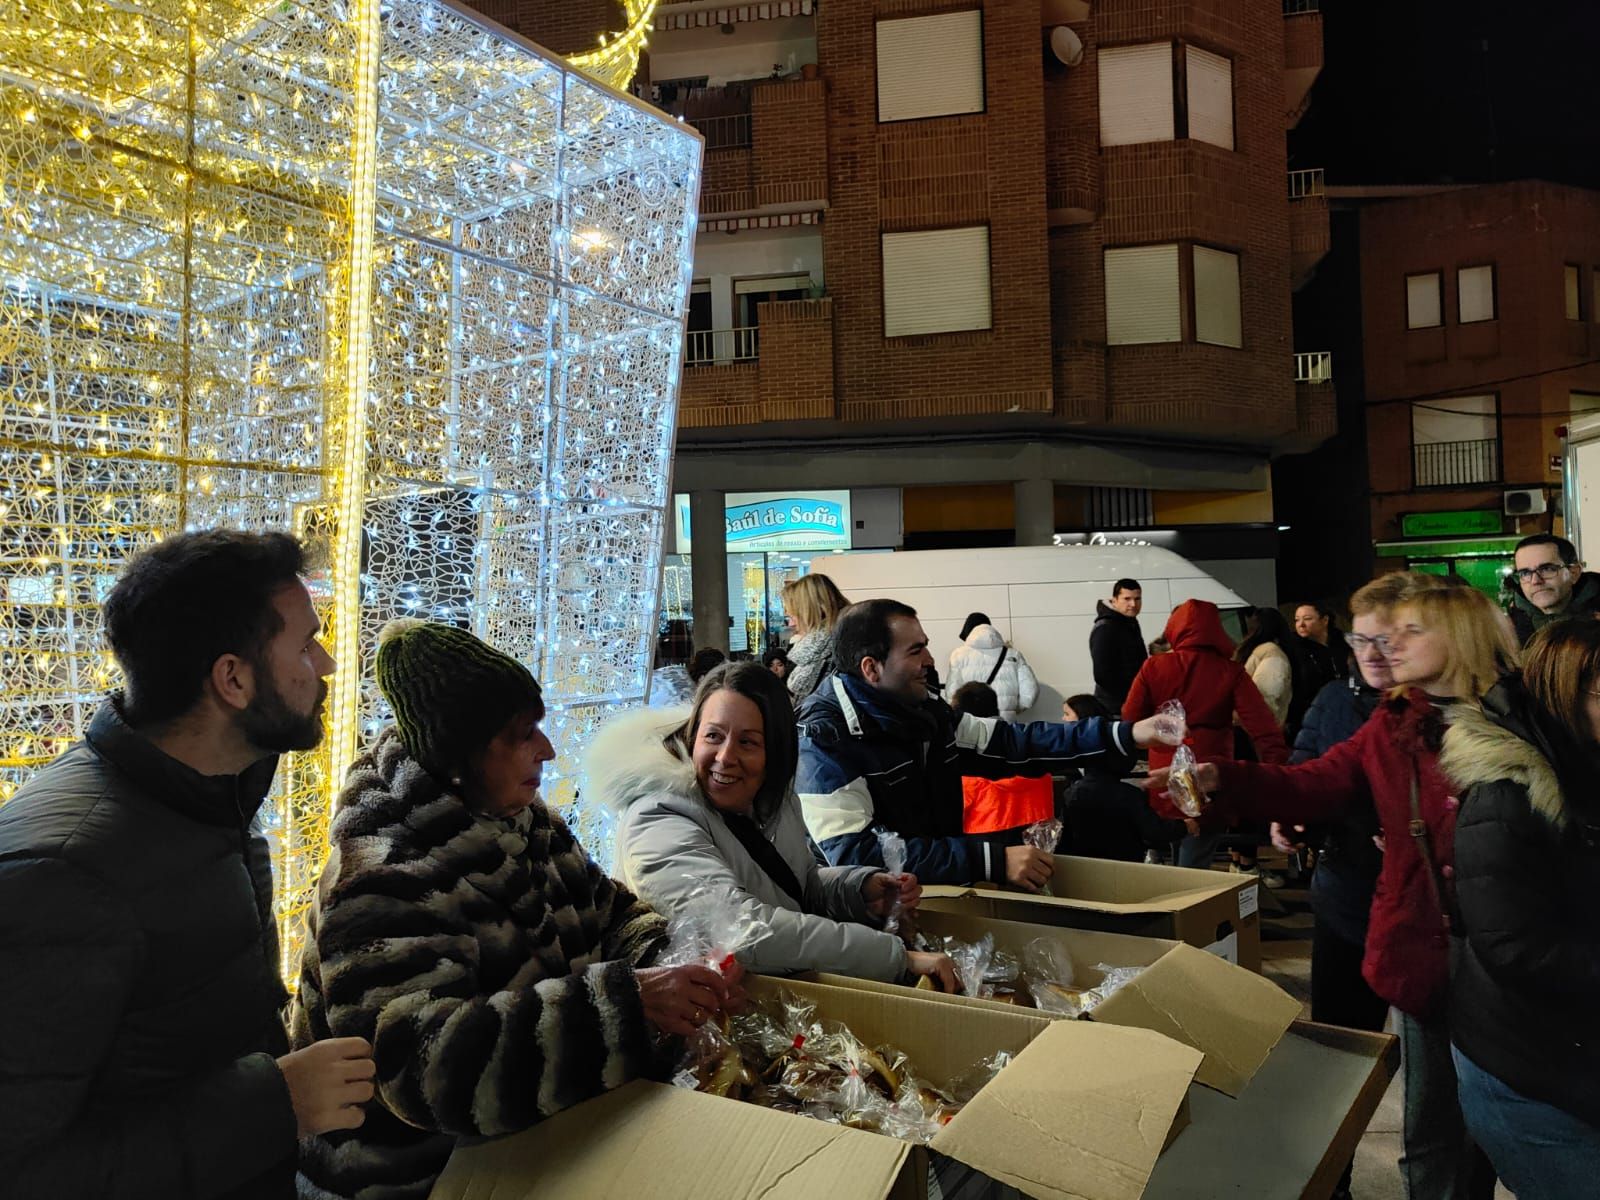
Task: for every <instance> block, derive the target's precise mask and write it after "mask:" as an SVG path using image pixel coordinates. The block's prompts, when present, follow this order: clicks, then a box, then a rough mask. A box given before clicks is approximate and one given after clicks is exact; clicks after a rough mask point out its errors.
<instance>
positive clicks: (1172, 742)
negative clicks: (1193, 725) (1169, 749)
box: [1156, 700, 1189, 746]
mask: <svg viewBox="0 0 1600 1200" xmlns="http://www.w3.org/2000/svg"><path fill="white" fill-rule="evenodd" d="M1156 734H1157V735H1158V736H1159V737H1160V738H1161V740H1162V741H1163V742H1165V743H1166V744H1167V745H1169V746H1176V745H1177V744H1178V743H1180V742H1181V741H1183V739H1184V738H1186V737H1188V736H1189V714H1188V713H1187V712H1185V711H1184V708H1183V701H1182V700H1166V701H1163V702H1162V704H1161V706H1160V707H1159V708H1157V709H1156Z"/></svg>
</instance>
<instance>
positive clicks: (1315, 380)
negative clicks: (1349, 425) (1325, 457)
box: [1280, 350, 1339, 454]
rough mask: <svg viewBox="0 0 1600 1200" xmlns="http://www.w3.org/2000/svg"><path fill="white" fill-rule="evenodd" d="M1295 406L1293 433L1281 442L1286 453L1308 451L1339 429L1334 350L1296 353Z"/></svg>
mask: <svg viewBox="0 0 1600 1200" xmlns="http://www.w3.org/2000/svg"><path fill="white" fill-rule="evenodd" d="M1294 409H1295V428H1294V432H1293V433H1292V434H1290V435H1289V436H1288V437H1286V438H1284V439H1283V441H1282V442H1281V444H1280V448H1281V449H1282V451H1283V452H1284V453H1286V454H1305V453H1307V452H1308V451H1311V450H1315V449H1316V448H1317V447H1318V446H1320V445H1322V443H1323V442H1325V441H1327V440H1328V439H1329V438H1331V437H1332V436H1333V435H1334V434H1336V433H1338V432H1339V413H1338V407H1337V397H1336V395H1335V393H1334V390H1333V355H1332V353H1331V352H1329V351H1327V350H1314V351H1311V352H1310V353H1299V354H1296V355H1295V356H1294Z"/></svg>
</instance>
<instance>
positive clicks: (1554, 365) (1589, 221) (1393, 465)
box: [1361, 181, 1600, 590]
mask: <svg viewBox="0 0 1600 1200" xmlns="http://www.w3.org/2000/svg"><path fill="white" fill-rule="evenodd" d="M1361 293H1362V320H1363V326H1364V329H1363V334H1364V347H1365V372H1366V381H1365V382H1366V399H1367V431H1368V461H1369V464H1370V465H1369V473H1370V481H1371V490H1372V513H1371V517H1372V538H1373V542H1374V544H1375V546H1376V548H1377V552H1378V556H1379V562H1380V565H1384V564H1386V565H1400V564H1402V563H1404V564H1408V565H1411V566H1414V567H1418V568H1420V569H1423V570H1432V571H1453V572H1455V573H1457V574H1460V575H1463V576H1465V577H1466V578H1469V579H1471V580H1472V581H1473V582H1475V583H1477V584H1479V586H1482V587H1484V588H1485V589H1486V590H1494V589H1497V588H1498V586H1499V579H1500V576H1501V575H1502V574H1503V572H1504V571H1505V570H1506V569H1508V568H1509V567H1510V565H1511V557H1510V555H1511V547H1512V546H1513V545H1514V544H1515V542H1516V540H1517V539H1518V538H1519V537H1521V536H1523V535H1526V534H1529V533H1534V532H1541V531H1550V530H1553V531H1555V532H1558V533H1559V532H1561V527H1562V526H1561V519H1560V514H1559V511H1558V510H1559V507H1560V496H1561V433H1560V431H1561V429H1562V427H1563V426H1564V425H1565V424H1566V422H1567V420H1568V419H1569V417H1570V416H1572V415H1575V414H1580V413H1585V412H1592V411H1596V410H1597V409H1600V323H1597V322H1600V193H1596V192H1590V191H1585V190H1583V189H1579V188H1572V187H1564V186H1560V185H1556V184H1548V183H1542V182H1536V181H1529V182H1517V183H1505V184H1491V185H1480V186H1473V187H1463V188H1454V189H1449V190H1440V191H1434V192H1431V193H1428V194H1423V195H1413V196H1407V197H1404V198H1398V199H1392V200H1387V201H1381V202H1375V203H1368V204H1366V206H1365V207H1363V209H1362V212H1361Z"/></svg>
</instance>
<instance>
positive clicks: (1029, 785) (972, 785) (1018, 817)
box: [961, 775, 1056, 833]
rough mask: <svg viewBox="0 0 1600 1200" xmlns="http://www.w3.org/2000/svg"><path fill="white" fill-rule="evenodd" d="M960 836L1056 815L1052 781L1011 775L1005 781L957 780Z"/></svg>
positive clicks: (1046, 818)
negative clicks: (960, 810) (959, 796)
mask: <svg viewBox="0 0 1600 1200" xmlns="http://www.w3.org/2000/svg"><path fill="white" fill-rule="evenodd" d="M961 797H962V820H961V832H962V833H1000V832H1002V831H1003V830H1007V829H1015V828H1017V827H1018V826H1019V825H1032V824H1033V823H1034V822H1035V821H1048V820H1049V819H1050V818H1051V817H1053V816H1055V815H1056V789H1055V781H1054V780H1053V779H1051V778H1050V776H1048V775H1040V776H1039V777H1038V778H1036V779H1032V778H1028V777H1026V776H1022V775H1013V776H1012V777H1010V778H1009V779H979V778H976V777H975V776H971V775H967V776H964V777H963V778H962V780H961Z"/></svg>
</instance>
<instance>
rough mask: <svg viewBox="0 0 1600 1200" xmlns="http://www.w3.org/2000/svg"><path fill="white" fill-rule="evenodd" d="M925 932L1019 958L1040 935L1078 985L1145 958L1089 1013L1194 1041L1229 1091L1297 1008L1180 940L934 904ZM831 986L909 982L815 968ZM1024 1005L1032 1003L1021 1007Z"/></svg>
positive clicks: (1204, 1071) (1214, 1082) (1203, 1077)
mask: <svg viewBox="0 0 1600 1200" xmlns="http://www.w3.org/2000/svg"><path fill="white" fill-rule="evenodd" d="M917 921H918V925H919V926H920V927H921V928H922V929H924V930H925V931H927V932H928V933H935V934H941V935H944V936H947V937H953V938H958V939H960V940H961V941H964V942H972V941H977V940H978V939H979V938H981V937H983V936H984V935H985V934H988V935H989V936H990V937H992V938H994V943H995V946H996V948H998V949H1001V950H1004V951H1006V952H1007V953H1009V954H1011V955H1012V956H1013V957H1015V958H1017V959H1019V960H1021V959H1022V958H1023V957H1024V955H1025V953H1026V950H1027V946H1028V943H1029V942H1032V941H1033V940H1035V939H1036V938H1045V939H1048V940H1050V941H1054V942H1056V943H1058V944H1059V945H1060V946H1061V948H1063V949H1064V950H1066V952H1067V954H1068V955H1069V956H1070V957H1071V959H1072V963H1073V967H1074V982H1075V983H1076V984H1077V985H1078V986H1080V987H1081V986H1085V985H1089V986H1092V985H1093V984H1096V983H1098V982H1099V981H1100V980H1101V978H1103V976H1102V974H1101V972H1099V971H1096V970H1095V969H1094V968H1095V965H1096V964H1098V963H1106V964H1109V965H1111V966H1116V967H1143V968H1145V969H1144V971H1143V972H1141V973H1140V975H1139V976H1138V978H1136V979H1135V980H1133V981H1132V982H1131V983H1129V984H1127V985H1126V986H1124V987H1122V988H1120V989H1118V990H1117V991H1116V992H1114V993H1113V994H1112V995H1111V997H1110V998H1109V999H1107V1000H1105V1001H1104V1002H1103V1003H1101V1004H1099V1005H1098V1006H1097V1007H1095V1008H1094V1009H1093V1011H1092V1012H1091V1013H1090V1014H1089V1016H1088V1019H1089V1020H1091V1021H1098V1022H1100V1023H1101V1024H1107V1025H1122V1026H1126V1027H1129V1028H1135V1029H1148V1030H1151V1031H1152V1032H1154V1033H1159V1034H1162V1035H1163V1036H1165V1037H1170V1038H1172V1039H1173V1040H1174V1041H1179V1042H1182V1043H1183V1044H1184V1045H1186V1046H1192V1047H1194V1048H1195V1049H1196V1050H1199V1051H1200V1052H1201V1053H1202V1054H1204V1055H1205V1061H1204V1062H1203V1063H1202V1064H1201V1067H1200V1071H1199V1073H1198V1074H1197V1075H1196V1078H1197V1079H1198V1080H1199V1081H1200V1082H1201V1083H1203V1084H1205V1085H1207V1086H1208V1087H1212V1088H1216V1089H1217V1090H1219V1091H1221V1092H1223V1093H1225V1094H1226V1095H1229V1096H1237V1095H1239V1094H1240V1093H1241V1092H1242V1091H1243V1090H1244V1088H1245V1086H1246V1085H1247V1084H1248V1083H1249V1082H1250V1080H1251V1078H1252V1077H1253V1076H1254V1075H1255V1073H1256V1071H1257V1070H1258V1069H1259V1068H1260V1066H1261V1064H1262V1063H1264V1062H1265V1061H1266V1060H1267V1057H1268V1055H1269V1054H1271V1052H1272V1049H1273V1047H1274V1046H1276V1045H1277V1044H1278V1041H1279V1040H1280V1039H1281V1038H1282V1037H1283V1035H1284V1033H1285V1031H1287V1030H1288V1028H1289V1026H1290V1025H1291V1024H1292V1023H1293V1022H1294V1021H1295V1019H1296V1018H1298V1017H1299V1015H1300V1007H1301V1006H1300V1001H1298V1000H1296V999H1295V998H1294V997H1293V996H1291V995H1289V994H1288V993H1287V992H1285V991H1284V990H1283V989H1282V988H1280V987H1279V986H1278V985H1277V984H1275V983H1273V982H1272V981H1271V980H1268V979H1263V978H1262V977H1261V976H1260V975H1257V974H1254V973H1253V972H1250V971H1246V970H1244V969H1243V968H1241V967H1236V966H1234V965H1232V964H1231V963H1227V962H1224V961H1223V960H1222V959H1220V958H1218V957H1216V956H1215V955H1211V954H1206V953H1204V952H1203V951H1200V950H1196V949H1195V948H1194V947H1193V946H1188V945H1185V944H1183V943H1182V942H1174V941H1169V940H1164V939H1158V938H1138V937H1129V936H1127V935H1125V934H1115V933H1095V932H1091V931H1086V930H1076V929H1061V928H1057V927H1054V926H1049V925H1032V924H1026V923H1023V922H1019V921H1003V920H995V919H992V918H986V917H975V916H969V915H964V914H957V913H949V912H942V911H927V912H920V913H919V914H918V919H917ZM817 978H818V979H820V980H821V981H823V982H826V983H829V984H832V985H834V986H838V987H855V988H862V989H867V990H883V991H887V992H895V991H899V992H905V991H909V990H912V989H908V988H904V987H900V986H899V985H896V984H886V983H875V982H872V981H870V980H860V979H849V978H846V977H843V976H834V975H819V976H817ZM915 994H916V995H918V996H921V997H923V998H933V999H938V1000H942V1001H946V1002H950V1001H954V1002H957V1003H962V1004H967V1005H973V1004H976V1005H982V1006H984V1007H1001V1008H1015V1007H1016V1006H1013V1005H1008V1004H1007V1005H999V1004H996V1003H995V1002H994V1001H989V1000H977V999H972V998H968V997H965V996H943V995H941V994H939V993H937V992H926V991H918V992H915ZM1022 1011H1037V1010H1032V1009H1024V1010H1022Z"/></svg>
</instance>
